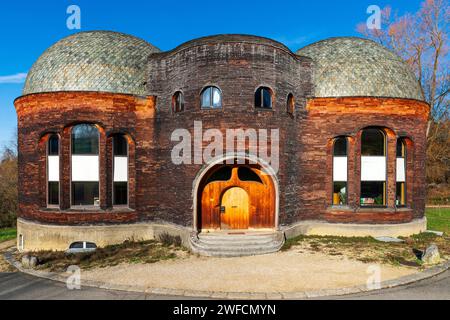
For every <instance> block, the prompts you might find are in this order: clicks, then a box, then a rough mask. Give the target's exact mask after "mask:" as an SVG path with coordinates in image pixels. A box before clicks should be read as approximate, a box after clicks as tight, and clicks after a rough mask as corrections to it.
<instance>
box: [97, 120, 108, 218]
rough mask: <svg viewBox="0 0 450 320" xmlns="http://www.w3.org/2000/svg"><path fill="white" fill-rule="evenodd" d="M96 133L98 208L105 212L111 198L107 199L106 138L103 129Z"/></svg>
mask: <svg viewBox="0 0 450 320" xmlns="http://www.w3.org/2000/svg"><path fill="white" fill-rule="evenodd" d="M98 131H99V134H100V141H99V149H98V151H99V168H100V175H99V184H100V192H99V195H100V208H101V209H102V210H106V209H107V208H108V202H110V201H111V197H108V185H107V184H108V163H107V159H108V156H107V155H108V150H107V137H106V133H105V130H104V129H103V128H100V127H98Z"/></svg>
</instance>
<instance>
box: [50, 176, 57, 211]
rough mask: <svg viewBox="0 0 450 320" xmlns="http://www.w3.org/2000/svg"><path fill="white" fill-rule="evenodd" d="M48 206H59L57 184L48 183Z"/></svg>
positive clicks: (53, 182)
mask: <svg viewBox="0 0 450 320" xmlns="http://www.w3.org/2000/svg"><path fill="white" fill-rule="evenodd" d="M48 205H50V206H57V205H59V182H56V181H50V182H49V183H48Z"/></svg>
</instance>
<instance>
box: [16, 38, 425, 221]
mask: <svg viewBox="0 0 450 320" xmlns="http://www.w3.org/2000/svg"><path fill="white" fill-rule="evenodd" d="M312 68H313V66H312V61H311V60H310V59H308V58H305V57H299V56H296V55H294V54H292V53H291V52H290V51H289V50H287V49H285V48H283V47H280V46H276V45H273V44H271V43H260V44H258V43H233V42H230V43H219V44H208V43H206V44H205V43H195V42H194V43H190V44H189V45H184V46H181V47H179V48H177V49H175V50H173V51H170V52H167V53H162V54H155V55H153V56H151V57H150V60H149V79H148V83H147V90H148V93H149V96H148V97H137V96H132V95H124V94H113V93H99V92H55V93H41V94H31V95H27V96H23V97H21V98H19V99H17V100H16V103H15V105H16V110H17V114H18V119H19V120H18V121H19V124H18V133H19V137H18V138H19V204H20V206H19V207H20V212H19V216H20V217H21V218H24V219H28V220H33V221H38V222H43V223H51V224H67V225H78V224H108V223H133V222H139V221H165V222H171V223H175V224H179V225H183V226H188V227H192V228H195V227H194V221H195V219H194V213H193V206H194V201H195V200H194V195H195V192H196V190H194V182H195V180H196V177H197V176H198V174H199V172H201V170H202V169H203V168H204V167H205V165H194V164H192V165H181V166H177V165H175V164H173V163H172V161H171V150H172V148H173V146H174V145H175V143H174V142H172V141H171V134H172V132H173V131H174V130H175V129H179V128H183V129H188V130H189V131H191V132H192V130H193V126H194V121H202V125H203V131H205V130H208V129H219V130H221V132H223V133H225V131H226V129H237V128H244V129H245V128H254V129H268V130H270V129H279V132H280V159H279V162H280V168H279V171H278V174H277V177H276V179H277V181H278V188H279V190H278V192H279V216H278V221H279V225H289V224H293V223H295V222H297V221H301V220H309V219H317V220H325V221H330V222H356V223H400V222H408V221H411V220H412V219H413V218H420V217H423V215H424V204H425V167H424V166H425V147H426V145H425V143H426V140H425V131H426V123H427V119H428V112H429V106H428V105H427V104H425V103H423V102H420V101H416V100H408V99H394V98H370V97H348V98H313V94H314V92H313V85H312ZM208 85H215V86H217V87H219V88H220V89H221V90H222V94H223V107H222V109H220V110H202V109H201V108H200V98H199V97H200V92H201V91H202V89H203V88H204V87H205V86H208ZM259 86H267V87H269V88H271V89H272V90H273V93H274V107H273V110H257V109H255V108H254V92H255V90H256V89H257V88H258V87H259ZM178 90H180V91H182V92H183V94H184V97H185V111H184V112H182V113H179V114H173V113H172V111H171V102H172V95H173V93H174V92H175V91H178ZM290 93H292V94H293V95H294V97H295V101H296V108H295V114H294V115H291V114H289V113H288V112H287V104H286V102H287V101H286V99H287V97H288V95H289V94H290ZM79 123H93V124H96V125H97V126H98V128H99V131H100V173H101V174H100V208H99V210H96V211H86V212H84V211H83V212H77V211H74V210H72V209H71V208H70V194H71V192H70V188H71V186H70V185H71V181H70V177H71V168H70V156H71V154H70V137H71V128H72V127H73V126H74V125H75V124H79ZM372 126H376V127H379V128H381V129H382V130H384V132H385V133H386V135H387V146H388V147H387V206H386V208H382V209H370V208H364V209H362V208H360V207H359V194H360V190H359V189H360V171H361V163H360V149H361V146H360V144H361V139H360V138H361V132H362V129H363V128H366V127H372ZM51 133H56V134H58V135H59V136H60V143H61V148H60V150H61V156H60V177H61V182H60V183H61V193H60V209H47V208H46V143H45V142H46V140H47V139H48V135H49V134H51ZM117 133H122V134H126V135H127V137H128V140H129V145H130V150H129V195H130V199H129V209H119V208H116V209H115V208H113V206H112V190H111V189H112V179H113V178H112V137H113V136H114V134H117ZM338 136H347V137H349V142H350V143H349V153H348V207H347V208H345V209H342V208H341V209H334V208H333V207H332V206H331V198H332V141H333V139H334V138H335V137H338ZM398 137H404V138H405V139H406V141H407V182H406V185H407V193H406V194H407V206H406V208H401V209H397V208H396V207H395V192H396V191H395V177H396V173H395V170H396V166H395V160H396V140H397V138H398ZM205 144H206V142H205Z"/></svg>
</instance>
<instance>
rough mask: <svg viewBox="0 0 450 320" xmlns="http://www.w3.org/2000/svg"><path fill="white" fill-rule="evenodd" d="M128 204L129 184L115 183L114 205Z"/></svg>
mask: <svg viewBox="0 0 450 320" xmlns="http://www.w3.org/2000/svg"><path fill="white" fill-rule="evenodd" d="M127 204H128V183H127V182H114V205H127Z"/></svg>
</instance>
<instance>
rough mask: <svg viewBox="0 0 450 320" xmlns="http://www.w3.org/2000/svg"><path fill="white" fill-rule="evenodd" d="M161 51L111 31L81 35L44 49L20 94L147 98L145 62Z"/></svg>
mask: <svg viewBox="0 0 450 320" xmlns="http://www.w3.org/2000/svg"><path fill="white" fill-rule="evenodd" d="M154 52H160V50H159V49H158V48H156V47H154V46H152V45H151V44H149V43H147V42H146V41H144V40H142V39H139V38H136V37H133V36H130V35H126V34H122V33H117V32H110V31H91V32H81V33H77V34H74V35H71V36H69V37H67V38H64V39H62V40H61V41H59V42H57V43H56V44H54V45H53V46H51V47H50V48H49V49H47V50H46V51H45V52H44V53H43V54H42V56H41V57H40V58H39V59H38V60H37V61H36V63H35V64H34V65H33V67H32V68H31V70H30V72H29V73H28V77H27V80H26V82H25V87H24V90H23V94H24V95H25V94H31V93H41V92H56V91H100V92H112V93H125V94H135V95H146V92H145V85H144V83H145V79H146V66H147V58H148V56H149V55H150V54H151V53H154Z"/></svg>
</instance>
